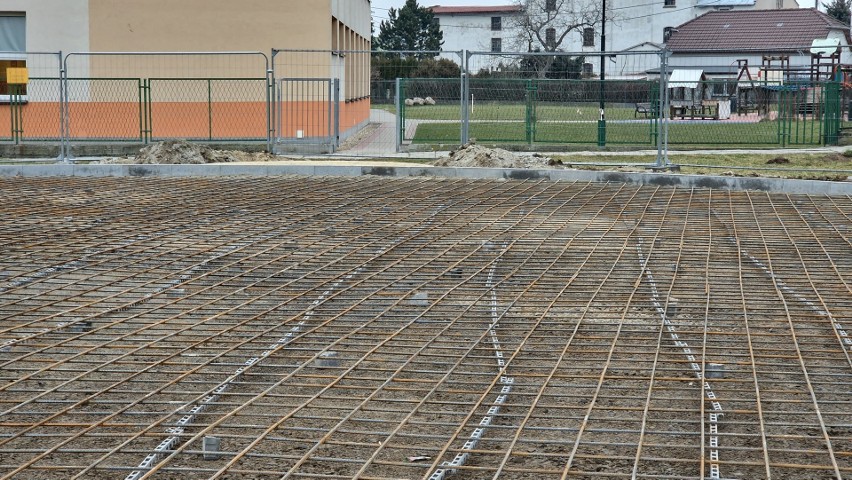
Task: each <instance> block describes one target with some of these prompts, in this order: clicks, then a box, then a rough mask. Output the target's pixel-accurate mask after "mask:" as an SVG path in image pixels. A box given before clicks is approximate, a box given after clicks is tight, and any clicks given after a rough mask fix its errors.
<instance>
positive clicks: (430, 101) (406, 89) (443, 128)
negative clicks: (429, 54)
mask: <svg viewBox="0 0 852 480" xmlns="http://www.w3.org/2000/svg"><path fill="white" fill-rule="evenodd" d="M462 88H463V83H462V81H461V80H460V79H458V78H406V79H402V81H401V82H400V91H399V92H398V96H399V98H400V102H399V103H400V106H399V108H400V111H399V112H398V115H399V116H400V119H401V122H400V125H399V128H400V129H399V132H398V133H399V135H400V139H401V143H402V147H403V148H409V147H411V148H413V149H420V148H428V147H425V146H426V145H430V146H438V147H439V148H440V147H443V148H444V149H447V148H448V147H452V146H457V145H459V144H460V143H463V142H462V138H461V136H462V131H461V128H460V127H461V124H462V123H463V121H464V118H465V115H466V114H465V112H464V111H463V108H462ZM414 144H416V145H414Z"/></svg>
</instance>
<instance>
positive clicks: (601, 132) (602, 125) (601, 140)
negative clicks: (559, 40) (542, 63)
mask: <svg viewBox="0 0 852 480" xmlns="http://www.w3.org/2000/svg"><path fill="white" fill-rule="evenodd" d="M601 1H602V2H603V11H602V12H601V81H600V84H601V86H600V100H601V104H600V108H601V112H600V113H601V116H600V119H599V120H598V147H605V146H606V114H605V112H604V107H605V102H604V93H605V88H606V87H605V85H604V81H605V80H606V55H604V52H606V0H601Z"/></svg>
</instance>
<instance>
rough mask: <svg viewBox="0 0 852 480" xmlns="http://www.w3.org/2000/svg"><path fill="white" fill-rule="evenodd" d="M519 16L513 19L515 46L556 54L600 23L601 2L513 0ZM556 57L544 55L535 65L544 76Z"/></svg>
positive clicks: (599, 0) (541, 75) (539, 73)
mask: <svg viewBox="0 0 852 480" xmlns="http://www.w3.org/2000/svg"><path fill="white" fill-rule="evenodd" d="M514 1H515V4H516V5H518V6H519V7H520V8H521V13H520V14H518V15H515V16H513V17H512V23H513V25H512V26H513V30H514V31H515V32H516V34H517V38H516V42H515V46H516V47H517V48H518V49H519V50H525V51H528V52H559V51H565V49H566V47H570V46H571V37H572V36H573V35H576V38H575V39H579V38H582V36H583V35H584V31H585V30H586V29H594V28H595V27H597V26H599V25H600V24H601V18H602V15H601V13H602V2H601V0H514ZM554 60H555V56H553V55H545V56H543V57H542V58H541V59H539V60H538V61H534V62H531V63H532V64H534V65H536V71H537V74H538V76H540V77H544V76H545V75H546V73H547V71H549V70H550V67H551V66H552V65H553V62H554Z"/></svg>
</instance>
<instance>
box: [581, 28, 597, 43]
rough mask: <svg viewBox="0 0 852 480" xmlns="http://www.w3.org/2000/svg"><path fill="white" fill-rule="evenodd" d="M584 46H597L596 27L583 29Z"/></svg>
mask: <svg viewBox="0 0 852 480" xmlns="http://www.w3.org/2000/svg"><path fill="white" fill-rule="evenodd" d="M583 46H584V47H594V46H595V29H594V28H590V27H589V28H584V29H583Z"/></svg>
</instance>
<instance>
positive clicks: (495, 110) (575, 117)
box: [373, 102, 644, 122]
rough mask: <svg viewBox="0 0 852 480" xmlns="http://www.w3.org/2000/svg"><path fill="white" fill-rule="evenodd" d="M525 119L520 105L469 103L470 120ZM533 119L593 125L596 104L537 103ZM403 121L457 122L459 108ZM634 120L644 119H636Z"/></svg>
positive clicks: (413, 112)
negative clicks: (589, 123) (590, 122)
mask: <svg viewBox="0 0 852 480" xmlns="http://www.w3.org/2000/svg"><path fill="white" fill-rule="evenodd" d="M373 108H379V109H382V110H385V111H388V112H391V113H396V107H395V106H394V105H375V106H373ZM635 112H636V108H635V106H629V107H626V106H623V105H621V106H610V107H607V109H606V117H607V119H609V120H633V119H634V118H636V117H635V116H634V114H635ZM526 115H527V106H526V104H523V103H482V104H480V103H476V102H474V103H473V106H472V107H471V114H470V119H471V120H482V121H510V120H515V121H521V122H522V121H524V119H525V118H526ZM535 115H536V117H537V118H538V119H539V120H542V121H548V120H559V121H565V120H569V121H589V120H594V121H597V119H598V117H599V116H600V110H599V109H598V106H597V104H594V105H593V104H590V103H582V104H574V105H571V104H556V105H555V104H546V103H539V104H538V105H537V106H536V108H535ZM405 117H406V118H410V119H413V120H460V119H461V106H460V105H459V104H458V103H455V104H438V105H423V106H414V107H405ZM638 118H644V116H643V115H641V114H640V115H639V117H638Z"/></svg>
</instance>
